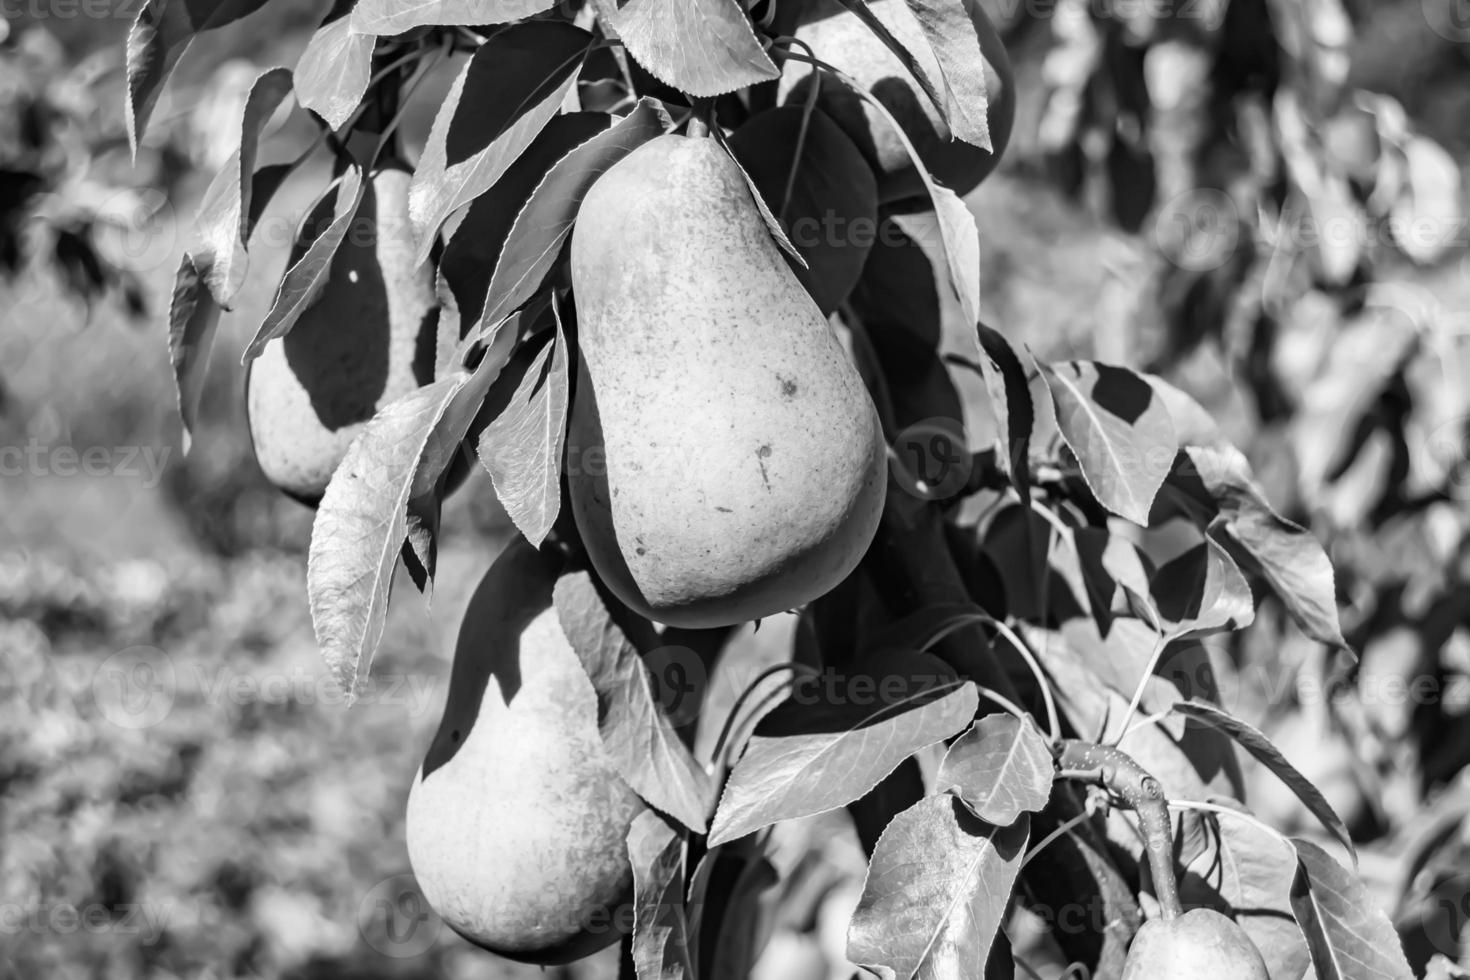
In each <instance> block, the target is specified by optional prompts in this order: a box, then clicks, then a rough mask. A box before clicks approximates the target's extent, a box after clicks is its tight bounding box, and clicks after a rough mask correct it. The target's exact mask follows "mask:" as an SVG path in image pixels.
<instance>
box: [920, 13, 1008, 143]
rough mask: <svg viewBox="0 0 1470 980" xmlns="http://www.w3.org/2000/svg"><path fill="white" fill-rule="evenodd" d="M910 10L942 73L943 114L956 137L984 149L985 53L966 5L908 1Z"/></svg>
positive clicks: (986, 131)
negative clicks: (922, 31) (922, 30)
mask: <svg viewBox="0 0 1470 980" xmlns="http://www.w3.org/2000/svg"><path fill="white" fill-rule="evenodd" d="M907 2H908V7H909V10H910V11H912V12H913V15H914V18H915V19H916V20H917V21H918V22H919V26H920V27H922V28H923V29H924V36H925V37H926V38H927V39H928V41H929V46H930V47H931V48H933V49H934V55H935V57H936V58H938V59H939V70H940V72H942V73H943V75H944V88H945V96H946V98H945V101H944V114H945V118H946V119H948V120H949V126H950V129H951V130H953V131H954V135H955V138H956V139H962V140H964V141H965V142H967V143H973V144H974V145H975V146H978V147H980V148H981V149H984V150H990V149H993V147H992V146H991V143H990V123H989V121H988V116H987V107H988V106H989V104H990V100H989V97H988V96H989V93H988V92H987V91H986V86H985V56H984V55H983V54H981V52H980V37H979V35H978V34H976V32H975V24H974V21H973V20H971V18H970V12H969V6H970V5H969V4H967V3H963V2H957V0H907Z"/></svg>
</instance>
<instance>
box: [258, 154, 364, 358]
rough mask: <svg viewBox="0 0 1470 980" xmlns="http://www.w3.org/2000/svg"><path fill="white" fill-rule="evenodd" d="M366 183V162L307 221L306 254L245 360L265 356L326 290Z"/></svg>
mask: <svg viewBox="0 0 1470 980" xmlns="http://www.w3.org/2000/svg"><path fill="white" fill-rule="evenodd" d="M366 188H367V182H366V181H365V180H363V179H362V170H361V168H359V167H357V166H356V165H352V166H350V167H348V169H347V170H346V171H345V172H344V173H343V174H342V175H341V176H340V177H338V178H337V179H336V180H335V181H334V182H333V183H332V185H331V187H329V188H328V189H327V193H326V194H325V195H323V197H322V199H321V201H320V202H318V204H317V206H316V207H315V208H313V209H312V211H311V213H310V214H309V215H308V216H307V219H306V220H305V221H303V222H302V226H301V233H300V234H299V235H298V237H297V241H296V244H295V247H294V254H299V255H300V256H301V257H300V258H299V259H297V260H296V261H295V262H294V263H293V264H292V266H291V267H290V268H289V269H287V270H286V274H285V276H284V277H283V278H282V279H281V284H280V285H279V286H278V287H277V288H276V298H275V301H274V302H273V303H272V304H271V308H270V312H269V313H267V314H266V317H265V322H264V323H262V324H261V325H260V330H259V331H257V332H256V334H255V339H253V340H252V341H250V344H249V346H248V347H246V348H245V355H244V357H243V358H242V361H247V362H248V361H250V360H252V359H254V358H256V357H259V356H260V352H261V351H263V350H265V345H266V344H268V343H269V342H270V341H272V340H274V339H275V338H277V337H284V336H285V335H286V334H287V333H289V332H290V330H291V328H292V327H294V326H295V325H296V321H297V320H298V319H300V317H301V314H302V313H303V312H305V311H306V308H307V307H308V306H310V305H311V304H312V302H313V301H314V300H315V299H316V298H317V297H318V296H320V295H321V290H322V287H323V286H324V285H325V284H326V279H327V275H328V273H330V272H331V269H332V259H333V258H334V257H336V255H337V247H338V246H339V245H341V244H342V239H343V238H344V237H345V236H346V234H347V230H348V228H350V227H351V226H352V221H353V219H354V218H355V217H356V215H357V210H358V207H359V206H360V205H361V204H362V199H363V192H364V190H366Z"/></svg>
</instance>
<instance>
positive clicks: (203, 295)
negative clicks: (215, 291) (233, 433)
mask: <svg viewBox="0 0 1470 980" xmlns="http://www.w3.org/2000/svg"><path fill="white" fill-rule="evenodd" d="M218 327H219V305H218V304H216V303H215V301H214V298H213V297H212V296H210V295H209V291H208V290H207V289H205V288H204V276H203V274H202V273H201V272H200V270H199V268H198V266H196V265H195V264H194V259H193V258H192V257H191V256H189V255H185V256H184V258H183V260H182V261H181V262H180V263H179V271H178V273H177V274H176V275H175V277H174V293H173V302H172V304H171V305H170V306H169V311H168V351H169V360H170V361H171V362H172V365H173V372H174V389H175V391H176V392H177V394H178V402H179V416H180V418H181V419H182V420H183V423H184V452H185V453H187V452H188V451H189V445H190V443H191V442H192V440H193V433H194V426H195V424H196V423H197V422H198V420H199V400H200V398H201V397H203V394H204V379H205V376H206V373H207V372H208V370H209V352H210V349H211V348H212V347H213V346H214V335H215V331H216V329H217V328H218Z"/></svg>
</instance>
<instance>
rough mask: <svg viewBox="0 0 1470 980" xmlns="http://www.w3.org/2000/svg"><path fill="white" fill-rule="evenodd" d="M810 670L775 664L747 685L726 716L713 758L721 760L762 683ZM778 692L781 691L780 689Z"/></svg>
mask: <svg viewBox="0 0 1470 980" xmlns="http://www.w3.org/2000/svg"><path fill="white" fill-rule="evenodd" d="M810 669H811V668H810V667H808V666H807V665H806V664H801V663H797V662H796V661H794V660H790V661H787V662H786V663H783V664H775V665H774V666H771V667H767V668H766V669H765V670H763V671H761V672H760V673H759V674H757V675H756V676H755V679H754V680H752V681H751V682H750V683H749V684H747V685H745V690H744V691H741V692H740V697H738V698H736V699H735V703H734V704H733V705H731V707H730V714H729V715H728V716H726V718H725V724H724V726H723V727H722V728H721V729H720V737H719V738H718V739H716V740H715V750H714V752H713V753H711V756H712V758H714V759H719V758H720V757H721V755H722V754H723V753H724V750H725V743H726V741H727V740H728V739H729V737H730V730H731V728H732V727H733V726H734V724H735V719H736V718H738V717H739V715H740V711H741V709H742V708H744V707H745V703H746V702H747V701H748V700H750V697H751V695H752V694H754V693H755V689H756V688H757V687H759V686H760V684H761V682H762V681H764V680H766V679H767V678H770V677H775V676H776V675H777V674H779V673H781V672H782V671H786V670H789V671H791V672H793V673H799V672H800V671H803V670H810ZM788 683H789V682H788ZM778 690H780V689H779V688H778Z"/></svg>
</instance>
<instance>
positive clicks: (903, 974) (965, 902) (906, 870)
mask: <svg viewBox="0 0 1470 980" xmlns="http://www.w3.org/2000/svg"><path fill="white" fill-rule="evenodd" d="M1029 834H1030V818H1029V816H1026V815H1022V817H1021V818H1020V819H1019V820H1017V821H1016V822H1015V823H1014V824H1012V825H1011V826H1009V827H996V826H993V825H991V824H987V823H985V822H984V821H982V820H980V819H979V818H978V817H976V816H975V815H974V814H972V813H971V812H970V811H969V810H968V809H966V808H965V805H964V804H963V803H961V802H960V801H959V800H958V799H957V798H955V797H953V796H951V795H949V794H948V793H940V794H939V795H937V796H931V797H929V798H928V799H926V800H924V801H922V802H921V803H918V804H916V805H915V806H912V807H910V808H909V809H907V810H905V811H904V812H903V813H900V814H899V815H898V816H897V817H895V818H894V819H893V822H892V823H890V824H889V825H888V829H887V830H885V831H884V832H883V836H882V837H881V838H880V839H879V841H878V847H877V849H876V850H875V851H874V852H873V860H872V862H871V863H870V864H869V866H868V878H867V881H866V882H865V883H864V884H863V897H862V899H861V900H860V901H859V902H858V907H857V911H856V912H854V913H853V916H852V925H851V926H850V927H849V929H848V933H847V958H848V959H850V960H851V961H852V962H853V963H855V964H857V965H859V966H863V967H866V968H868V969H870V970H872V971H874V972H875V973H877V974H878V975H879V976H880V977H886V978H896V980H908V978H909V977H923V978H934V980H939V978H942V977H965V976H973V975H974V971H975V964H978V963H984V962H985V961H986V958H987V957H988V956H989V954H990V947H991V944H992V943H993V942H994V940H995V934H996V932H997V930H999V928H1000V926H1001V923H1002V922H1004V921H1005V915H1006V909H1007V908H1008V907H1009V904H1010V899H1011V890H1012V888H1014V886H1015V882H1016V873H1017V871H1018V870H1019V869H1020V865H1021V858H1022V857H1023V856H1024V853H1025V850H1026V841H1027V838H1028V837H1029Z"/></svg>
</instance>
